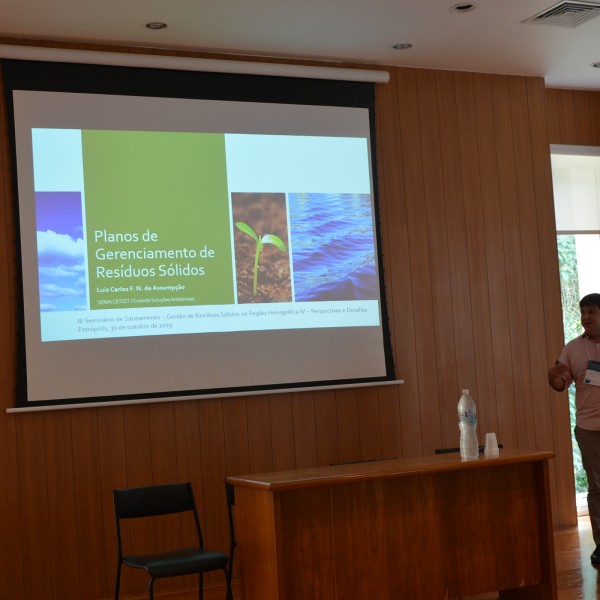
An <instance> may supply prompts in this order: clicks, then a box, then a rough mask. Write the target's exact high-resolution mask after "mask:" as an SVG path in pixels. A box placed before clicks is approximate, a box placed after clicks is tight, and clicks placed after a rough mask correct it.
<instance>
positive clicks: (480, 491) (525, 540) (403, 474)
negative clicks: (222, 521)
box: [227, 450, 557, 600]
mask: <svg viewBox="0 0 600 600" xmlns="http://www.w3.org/2000/svg"><path fill="white" fill-rule="evenodd" d="M553 456H554V454H553V453H551V452H511V451H507V450H501V451H500V457H499V458H493V459H485V458H483V457H480V458H479V460H475V461H469V462H461V460H460V457H459V456H458V455H457V454H445V455H437V456H431V457H421V458H413V459H398V460H385V461H373V462H362V463H354V464H345V465H337V466H331V467H321V468H312V469H299V470H295V471H285V472H278V473H265V474H261V475H248V476H240V477H228V478H227V481H228V482H229V483H231V484H232V485H233V486H234V491H235V522H236V534H237V540H238V550H237V554H236V561H237V564H238V565H239V573H240V580H241V581H240V583H241V591H242V599H243V600H276V599H278V600H374V599H376V600H388V599H389V600H452V599H457V598H461V597H463V596H470V595H476V594H482V593H485V592H493V591H496V590H498V591H500V596H499V597H500V598H501V600H517V599H518V600H556V598H557V592H556V571H555V565H554V539H553V533H552V520H551V510H550V496H549V480H548V460H549V459H550V458H552V457H553Z"/></svg>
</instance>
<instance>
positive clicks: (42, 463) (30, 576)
mask: <svg viewBox="0 0 600 600" xmlns="http://www.w3.org/2000/svg"><path fill="white" fill-rule="evenodd" d="M17 452H18V454H19V456H20V457H24V456H26V457H27V461H26V462H25V461H23V460H22V459H21V460H20V463H19V480H18V482H15V483H18V485H19V497H20V499H21V523H20V526H21V539H22V548H23V574H24V578H23V581H22V585H23V588H22V596H23V598H48V597H50V598H53V597H57V598H58V597H59V596H54V590H53V587H52V584H53V576H52V564H51V561H50V560H49V558H50V557H51V539H50V523H49V515H48V483H47V470H48V468H47V466H46V443H45V439H44V415H43V414H42V413H37V414H31V415H22V416H21V418H20V419H19V420H18V423H17ZM3 518H6V517H4V516H3ZM9 518H10V517H9ZM10 576H11V574H10V573H5V574H4V577H10Z"/></svg>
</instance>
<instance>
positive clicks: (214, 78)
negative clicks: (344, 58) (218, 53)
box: [4, 61, 397, 410]
mask: <svg viewBox="0 0 600 600" xmlns="http://www.w3.org/2000/svg"><path fill="white" fill-rule="evenodd" d="M15 62H18V67H19V70H20V71H21V72H22V70H25V71H26V70H27V68H31V69H33V71H37V72H39V71H40V65H39V64H38V63H33V62H31V61H8V63H13V69H12V71H13V74H12V78H10V80H11V86H10V90H12V89H31V90H41V91H44V90H45V91H57V90H58V91H64V92H72V93H97V94H110V93H115V94H118V95H125V96H148V97H157V98H162V97H164V89H165V87H167V88H169V89H171V86H172V83H173V81H174V80H181V76H182V75H183V76H184V77H183V78H184V79H185V76H186V73H185V72H184V73H183V74H182V73H181V72H177V73H176V74H175V73H171V72H169V71H165V70H159V71H156V72H152V70H148V69H130V68H125V67H104V66H96V65H93V66H90V65H85V64H82V65H75V64H73V65H63V64H61V63H51V64H48V63H44V64H43V72H44V78H42V80H41V81H40V78H39V76H38V78H37V81H36V82H35V83H34V84H30V87H28V86H27V84H26V83H23V79H22V77H21V75H19V76H18V77H16V79H17V83H16V85H15V77H14V71H15V68H14V67H15V65H14V63H15ZM4 64H5V65H6V64H7V63H6V62H5V63H4ZM105 69H108V71H105ZM78 73H81V76H78ZM83 75H85V77H84V76H83ZM199 75H201V76H202V85H201V86H199V87H202V91H201V92H199V91H198V90H197V89H195V90H194V92H193V93H191V91H188V92H187V93H185V92H182V93H181V94H178V95H176V96H175V97H183V98H202V99H207V98H208V99H214V100H227V99H230V98H231V97H237V96H236V94H233V93H232V91H231V89H230V88H228V85H229V86H230V85H231V78H232V77H234V78H235V80H236V83H235V85H239V84H240V81H243V80H244V79H245V80H246V81H248V82H249V81H250V80H253V81H254V82H256V77H258V79H260V80H262V83H266V82H271V81H272V80H271V78H269V77H266V76H262V75H259V76H250V75H241V76H240V75H235V76H232V75H230V74H222V73H202V74H198V73H194V76H195V77H198V76H199ZM24 77H25V80H26V79H27V77H30V75H29V74H27V75H25V76H24ZM240 78H241V79H240ZM34 79H35V78H34ZM107 79H108V80H109V81H111V85H110V86H108V87H107V86H105V85H104V83H102V82H103V81H106V80H107ZM18 80H21V81H20V82H19V81H18ZM188 81H189V80H188ZM224 82H227V83H224ZM316 83H317V82H316ZM142 84H143V85H142ZM310 84H311V82H310V80H308V82H307V80H297V79H295V78H277V84H276V86H275V88H276V89H277V88H278V89H280V90H281V89H284V88H286V92H285V94H283V96H282V95H280V94H278V93H275V94H274V93H273V92H272V90H271V91H268V92H265V89H264V88H263V85H256V86H249V87H250V88H251V89H250V91H249V94H248V99H247V101H249V102H277V103H290V102H289V100H288V98H289V97H290V96H289V94H290V88H291V89H293V90H295V91H293V92H291V93H292V95H294V94H296V93H298V90H300V89H304V90H305V91H306V88H307V87H310ZM318 84H319V87H322V86H323V85H326V86H328V89H329V90H330V92H331V98H330V99H329V102H330V103H331V104H332V105H334V106H348V100H347V99H348V97H349V94H348V90H349V89H350V88H354V87H355V86H356V85H363V84H362V83H361V84H356V83H355V82H346V81H342V82H340V81H332V82H327V81H325V82H323V81H318ZM269 89H271V88H269ZM10 90H9V86H7V88H6V93H7V100H8V109H9V114H11V113H12V103H11V101H10V98H9V95H10ZM107 90H109V91H107ZM310 93H314V92H310ZM232 94H233V96H232ZM171 95H172V94H170V96H171ZM309 96H310V94H309ZM303 103H306V104H307V105H310V104H315V105H318V104H320V100H317V99H312V100H311V99H310V98H309V99H308V100H307V99H306V98H305V99H303ZM369 114H370V129H371V140H372V145H371V163H372V186H373V192H374V211H375V214H374V220H375V226H376V236H375V240H376V244H377V254H378V256H379V260H378V265H379V266H378V268H379V279H380V294H381V295H380V311H381V319H382V324H381V326H382V330H383V346H384V351H385V360H386V371H387V373H386V376H385V377H377V378H373V379H372V380H365V379H363V378H361V379H359V380H356V381H353V380H349V379H346V380H343V381H342V382H340V381H339V380H331V381H324V380H319V381H318V382H310V381H309V382H303V383H298V384H295V383H294V384H289V383H288V384H285V385H272V384H269V385H264V386H263V385H258V386H257V385H254V386H252V387H250V388H241V389H237V388H218V389H217V388H210V389H207V390H193V392H192V393H191V394H186V393H181V392H179V391H177V392H174V393H172V394H166V395H165V393H164V392H157V393H140V394H133V395H121V396H118V397H113V396H106V397H105V396H96V397H89V398H69V399H68V400H35V401H29V400H27V399H26V398H27V393H26V389H27V382H26V371H25V368H24V366H25V348H24V344H23V340H24V330H25V322H24V315H23V313H21V314H20V315H19V336H18V338H19V341H20V343H19V349H18V354H19V369H18V394H17V409H15V410H21V409H22V410H26V409H27V410H28V409H30V408H33V407H35V408H39V409H42V408H44V407H47V408H50V407H62V406H67V405H81V406H92V405H108V404H112V403H114V402H117V403H121V402H124V403H128V402H148V401H174V400H179V399H191V398H203V397H215V396H220V397H225V396H228V395H249V394H260V393H276V392H279V391H280V390H282V389H283V390H287V391H290V390H291V391H294V390H295V391H303V390H307V389H321V388H323V387H325V388H327V389H331V388H339V387H357V386H364V385H367V386H371V385H378V384H382V385H383V384H389V383H390V382H391V383H393V382H396V381H397V380H395V375H394V372H395V370H394V365H393V359H392V351H391V340H390V332H389V324H388V317H387V302H386V297H385V285H384V281H383V269H382V266H381V238H380V235H379V212H378V202H377V178H376V172H377V171H376V162H375V143H374V140H375V125H374V116H373V111H370V113H369ZM11 136H12V142H13V148H14V147H15V143H16V140H15V131H14V126H13V124H12V122H11ZM15 163H16V161H15V158H14V156H13V176H14V190H15V203H16V204H17V203H18V198H17V195H18V184H17V180H16V178H17V174H16V164H15ZM16 214H17V219H16V221H17V240H18V244H17V257H18V261H19V264H20V262H21V248H20V229H19V218H18V214H19V211H18V208H17V211H16ZM18 293H19V300H20V305H21V307H22V306H23V290H22V289H19V292H18Z"/></svg>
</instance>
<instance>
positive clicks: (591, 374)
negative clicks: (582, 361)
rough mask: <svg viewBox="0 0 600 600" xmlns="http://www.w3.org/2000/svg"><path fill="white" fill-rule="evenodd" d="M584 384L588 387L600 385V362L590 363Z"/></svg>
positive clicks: (592, 361) (593, 361) (591, 361)
mask: <svg viewBox="0 0 600 600" xmlns="http://www.w3.org/2000/svg"><path fill="white" fill-rule="evenodd" d="M583 382H584V383H585V384H587V385H600V361H597V360H590V361H588V368H587V371H586V372H585V379H584V380H583Z"/></svg>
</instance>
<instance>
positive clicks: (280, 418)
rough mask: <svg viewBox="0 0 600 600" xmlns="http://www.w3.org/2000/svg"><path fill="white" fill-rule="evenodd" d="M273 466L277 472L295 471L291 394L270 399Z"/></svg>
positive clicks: (278, 395) (277, 395)
mask: <svg viewBox="0 0 600 600" xmlns="http://www.w3.org/2000/svg"><path fill="white" fill-rule="evenodd" d="M269 415H270V417H269V422H268V424H269V426H270V434H269V435H270V439H271V447H270V452H271V456H272V459H271V464H272V465H273V466H272V468H273V469H274V470H275V471H285V470H287V469H293V468H294V466H295V463H296V455H295V441H294V436H295V431H294V409H293V406H292V395H291V394H276V395H274V396H271V397H270V398H269Z"/></svg>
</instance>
